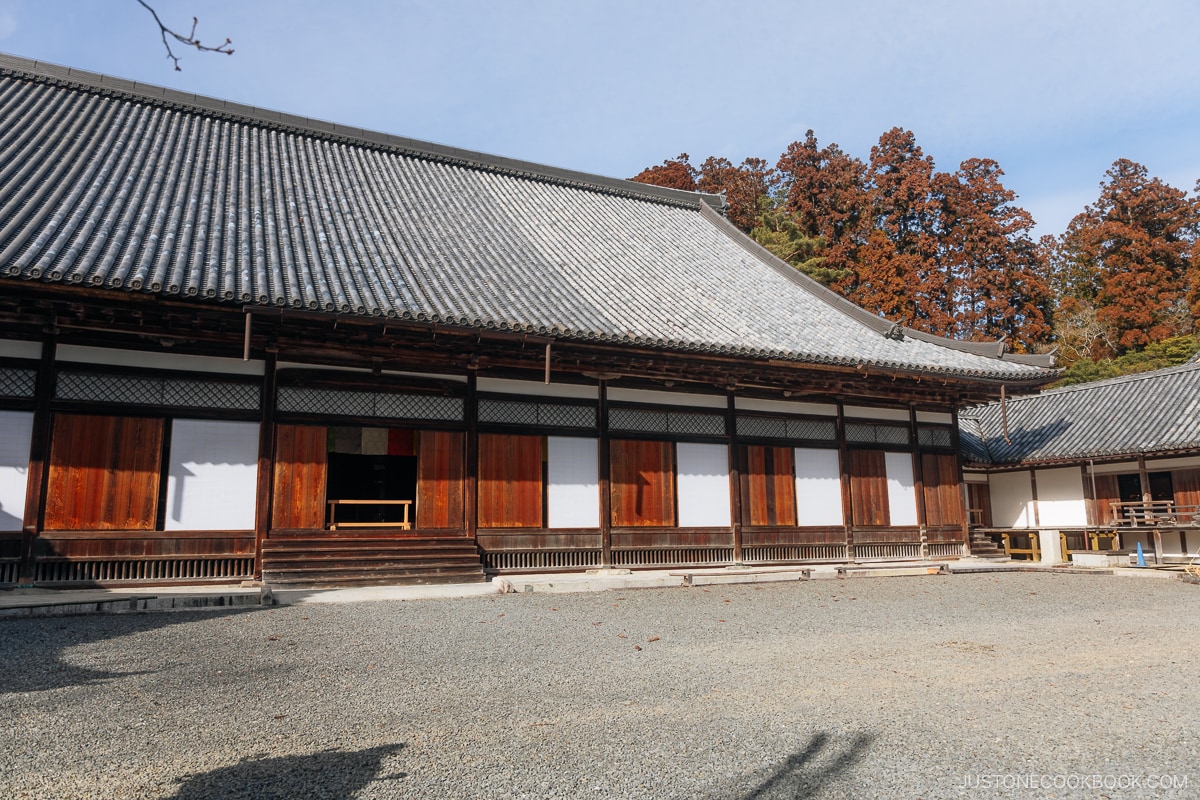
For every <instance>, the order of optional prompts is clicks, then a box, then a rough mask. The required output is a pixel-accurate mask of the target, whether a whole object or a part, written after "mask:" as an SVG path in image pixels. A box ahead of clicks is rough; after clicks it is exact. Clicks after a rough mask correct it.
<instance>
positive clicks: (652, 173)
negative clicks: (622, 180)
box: [629, 153, 698, 192]
mask: <svg viewBox="0 0 1200 800" xmlns="http://www.w3.org/2000/svg"><path fill="white" fill-rule="evenodd" d="M688 158H689V156H688V154H687V153H680V154H679V155H678V156H676V157H675V158H668V159H666V160H665V161H663V163H662V164H659V165H658V166H656V167H646V169H644V170H642V171H641V172H639V173H638V174H637V175H634V176H633V177H632V178H630V179H629V180H631V181H637V182H638V183H649V184H652V185H654V186H665V187H667V188H668V189H683V190H684V191H687V192H694V191H696V177H697V174H698V173H697V172H696V168H695V167H693V166H692V165H691V164H690V163H688Z"/></svg>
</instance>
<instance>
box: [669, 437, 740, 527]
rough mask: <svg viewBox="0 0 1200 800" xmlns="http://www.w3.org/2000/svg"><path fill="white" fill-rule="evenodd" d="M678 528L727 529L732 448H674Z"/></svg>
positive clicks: (684, 444)
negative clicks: (677, 493)
mask: <svg viewBox="0 0 1200 800" xmlns="http://www.w3.org/2000/svg"><path fill="white" fill-rule="evenodd" d="M675 463H676V468H675V474H676V481H677V482H676V486H677V488H678V492H679V526H680V527H682V528H712V527H727V526H728V525H729V524H730V522H731V520H732V514H731V512H730V507H729V449H728V448H727V447H726V446H725V445H723V444H694V443H690V442H679V443H678V444H676V445H675Z"/></svg>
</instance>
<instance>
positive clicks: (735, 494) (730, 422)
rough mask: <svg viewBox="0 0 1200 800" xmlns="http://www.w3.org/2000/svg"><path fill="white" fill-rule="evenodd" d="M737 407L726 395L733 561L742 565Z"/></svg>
mask: <svg viewBox="0 0 1200 800" xmlns="http://www.w3.org/2000/svg"><path fill="white" fill-rule="evenodd" d="M736 431H737V407H736V405H735V402H734V395H733V392H732V391H731V392H729V393H728V394H727V395H726V403H725V434H726V436H725V440H726V450H728V452H729V516H730V522H731V524H732V528H733V561H734V563H735V564H741V563H742V478H741V470H739V469H738V457H737V456H738V449H737V434H736Z"/></svg>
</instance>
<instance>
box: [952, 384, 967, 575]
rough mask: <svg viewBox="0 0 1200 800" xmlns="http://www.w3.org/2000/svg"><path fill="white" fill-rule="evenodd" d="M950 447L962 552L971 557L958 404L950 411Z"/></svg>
mask: <svg viewBox="0 0 1200 800" xmlns="http://www.w3.org/2000/svg"><path fill="white" fill-rule="evenodd" d="M950 446H951V447H953V448H954V463H955V465H956V469H957V473H958V488H959V492H958V502H959V503H961V504H962V507H961V509H960V513H961V514H962V534H963V541H964V542H965V543H966V546H965V548H964V550H963V552H965V553H966V554H967V555H971V503H970V502H969V500H970V497H969V496H968V492H969V491H970V490H969V488H968V487H967V482H966V480H964V476H963V461H962V449H961V448H960V441H959V436H958V403H955V404H954V408H951V409H950Z"/></svg>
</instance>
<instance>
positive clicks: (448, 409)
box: [278, 386, 464, 422]
mask: <svg viewBox="0 0 1200 800" xmlns="http://www.w3.org/2000/svg"><path fill="white" fill-rule="evenodd" d="M278 408H279V410H280V411H282V412H285V413H287V412H290V413H293V414H321V415H326V416H341V417H379V418H383V419H427V420H442V421H454V422H461V421H462V419H463V408H464V403H463V398H461V397H443V396H441V395H431V394H406V393H395V392H363V391H353V390H349V389H325V388H311V387H303V386H283V387H280V389H279V401H278Z"/></svg>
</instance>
